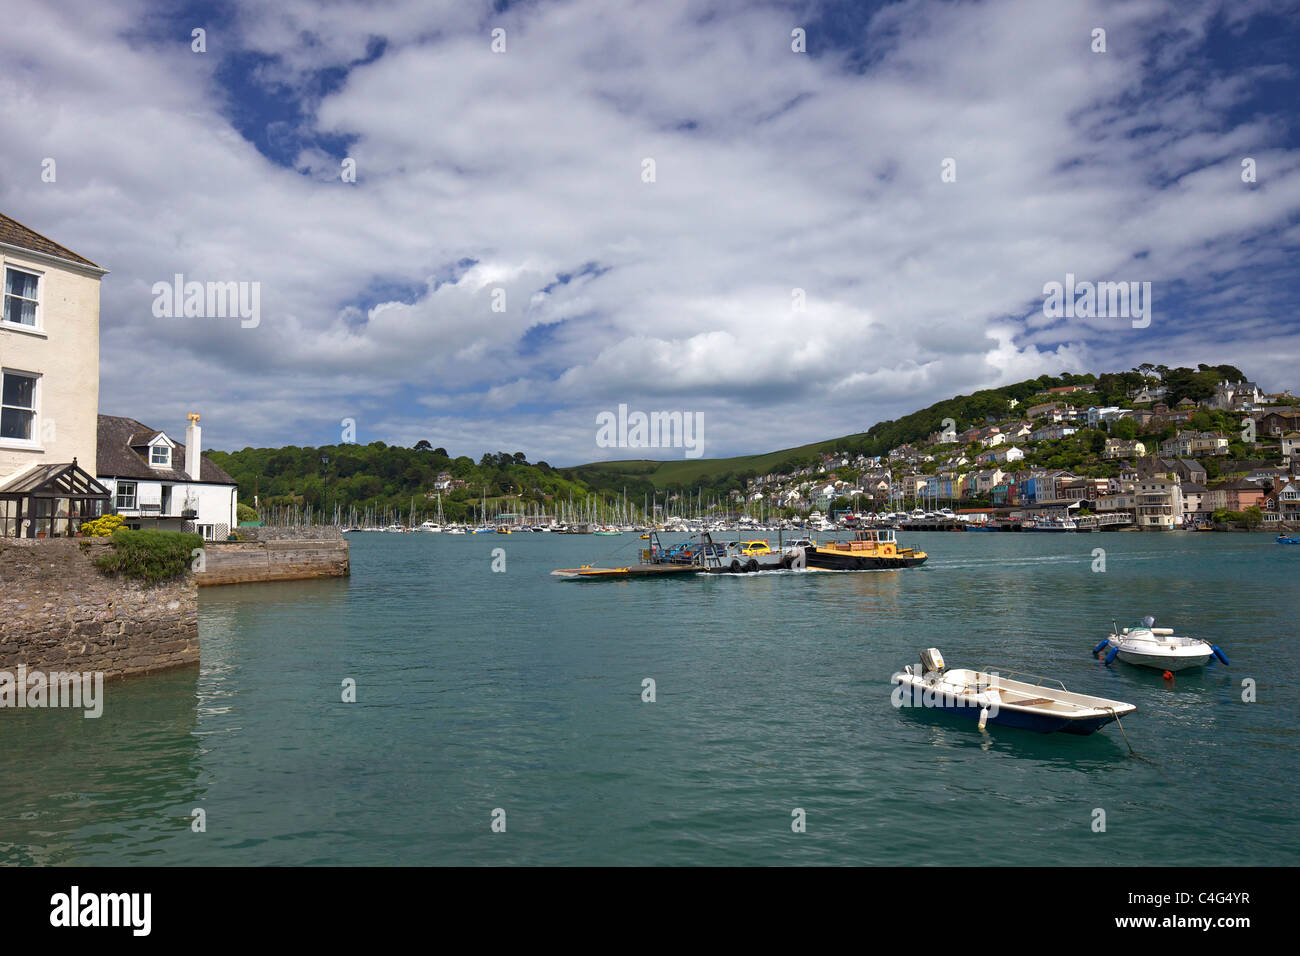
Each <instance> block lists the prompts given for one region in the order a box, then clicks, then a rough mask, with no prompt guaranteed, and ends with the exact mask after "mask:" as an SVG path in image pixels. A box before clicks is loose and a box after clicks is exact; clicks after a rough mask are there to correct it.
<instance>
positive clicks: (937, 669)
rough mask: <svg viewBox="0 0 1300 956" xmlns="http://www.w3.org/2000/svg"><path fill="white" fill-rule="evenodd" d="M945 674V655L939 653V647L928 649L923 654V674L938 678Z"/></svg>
mask: <svg viewBox="0 0 1300 956" xmlns="http://www.w3.org/2000/svg"><path fill="white" fill-rule="evenodd" d="M942 673H943V655H942V654H940V653H939V648H937V647H927V648H926V649H925V650H923V651H922V652H921V674H922V675H923V676H926V677H929V676H930V675H931V674H933V675H934V676H935V677H938V676H939V675H941V674H942Z"/></svg>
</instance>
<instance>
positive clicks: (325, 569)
mask: <svg viewBox="0 0 1300 956" xmlns="http://www.w3.org/2000/svg"><path fill="white" fill-rule="evenodd" d="M304 531H313V532H316V536H315V537H312V538H306V537H302V533H303V532H304ZM245 532H258V533H259V540H256V541H247V540H244V541H210V542H208V543H207V544H205V545H204V546H203V561H202V564H201V566H200V567H199V568H198V569H197V571H196V573H195V575H194V577H195V579H196V581H197V582H198V584H199V585H200V586H207V585H213V584H253V583H257V582H260V581H297V580H302V579H305V578H338V577H347V576H348V575H349V574H350V573H351V571H352V565H351V557H350V551H349V549H348V542H347V540H346V539H345V538H344V537H343V535H342V534H340V533H339V531H338V529H337V528H327V529H303V528H240V529H239V536H240V537H241V538H245V537H248V536H247V535H245Z"/></svg>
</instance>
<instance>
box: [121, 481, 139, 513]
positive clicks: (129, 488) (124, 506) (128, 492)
mask: <svg viewBox="0 0 1300 956" xmlns="http://www.w3.org/2000/svg"><path fill="white" fill-rule="evenodd" d="M117 510H118V511H134V510H135V482H134V481H119V482H118V483H117Z"/></svg>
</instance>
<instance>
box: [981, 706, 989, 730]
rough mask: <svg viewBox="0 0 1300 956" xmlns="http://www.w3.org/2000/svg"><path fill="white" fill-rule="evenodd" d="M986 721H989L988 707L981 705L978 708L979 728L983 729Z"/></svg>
mask: <svg viewBox="0 0 1300 956" xmlns="http://www.w3.org/2000/svg"><path fill="white" fill-rule="evenodd" d="M988 722H989V709H988V708H987V707H981V708H980V730H983V729H984V725H985V724H987V723H988Z"/></svg>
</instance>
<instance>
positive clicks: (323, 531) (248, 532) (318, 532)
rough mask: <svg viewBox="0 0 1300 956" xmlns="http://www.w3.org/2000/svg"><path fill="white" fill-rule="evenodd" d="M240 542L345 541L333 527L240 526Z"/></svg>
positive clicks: (340, 532) (237, 531)
mask: <svg viewBox="0 0 1300 956" xmlns="http://www.w3.org/2000/svg"><path fill="white" fill-rule="evenodd" d="M235 532H236V534H238V535H239V540H240V541H345V540H346V539H345V538H344V537H343V532H342V531H341V530H339V529H338V528H336V527H334V526H333V525H262V526H260V527H253V526H251V525H240V526H239V527H238V528H236V529H235Z"/></svg>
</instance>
